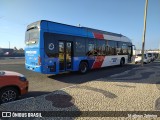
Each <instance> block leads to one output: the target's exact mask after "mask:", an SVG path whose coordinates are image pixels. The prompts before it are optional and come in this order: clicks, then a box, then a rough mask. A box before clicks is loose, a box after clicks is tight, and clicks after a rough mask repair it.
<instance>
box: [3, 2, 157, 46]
mask: <svg viewBox="0 0 160 120" xmlns="http://www.w3.org/2000/svg"><path fill="white" fill-rule="evenodd" d="M148 1H149V2H148V14H147V29H146V42H145V49H158V48H160V0H148ZM144 7H145V0H0V28H1V29H0V47H1V48H8V47H9V43H10V47H11V48H13V47H15V46H16V47H17V48H24V46H25V44H24V40H25V31H26V27H27V25H28V24H30V23H32V22H35V21H38V20H49V21H54V22H59V23H64V24H69V25H74V26H78V24H80V25H81V26H84V27H90V28H95V29H100V30H104V31H108V32H114V33H120V34H122V35H125V36H127V37H128V38H130V39H131V40H132V42H133V44H134V45H135V46H136V48H137V49H141V47H142V35H143V27H144V25H143V21H144Z"/></svg>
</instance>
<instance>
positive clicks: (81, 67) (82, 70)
mask: <svg viewBox="0 0 160 120" xmlns="http://www.w3.org/2000/svg"><path fill="white" fill-rule="evenodd" d="M87 71H88V64H87V63H86V62H81V63H80V65H79V73H81V74H85V73H87Z"/></svg>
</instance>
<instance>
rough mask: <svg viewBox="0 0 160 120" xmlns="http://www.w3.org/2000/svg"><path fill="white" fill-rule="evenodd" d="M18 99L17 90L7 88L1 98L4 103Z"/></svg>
mask: <svg viewBox="0 0 160 120" xmlns="http://www.w3.org/2000/svg"><path fill="white" fill-rule="evenodd" d="M15 99H16V92H15V91H13V90H7V91H5V92H4V93H3V94H2V96H1V100H2V102H3V103H5V102H10V101H13V100H15Z"/></svg>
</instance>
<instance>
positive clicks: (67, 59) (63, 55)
mask: <svg viewBox="0 0 160 120" xmlns="http://www.w3.org/2000/svg"><path fill="white" fill-rule="evenodd" d="M72 45H73V44H72V42H68V41H59V70H60V71H66V70H71V69H72Z"/></svg>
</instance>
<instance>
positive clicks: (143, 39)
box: [141, 0, 148, 66]
mask: <svg viewBox="0 0 160 120" xmlns="http://www.w3.org/2000/svg"><path fill="white" fill-rule="evenodd" d="M147 8H148V0H146V4H145V10H144V30H143V37H142V61H141V66H143V60H144V46H145V37H146V20H147Z"/></svg>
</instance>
